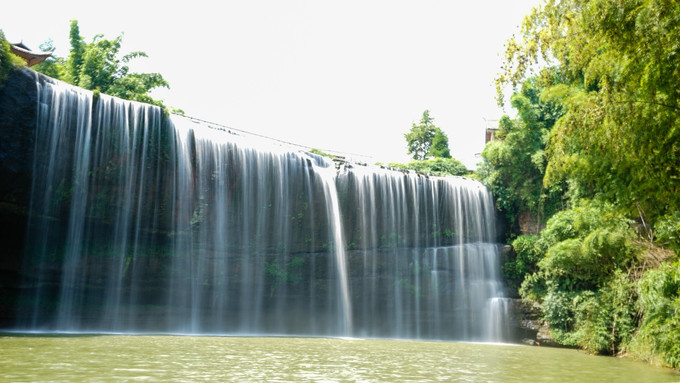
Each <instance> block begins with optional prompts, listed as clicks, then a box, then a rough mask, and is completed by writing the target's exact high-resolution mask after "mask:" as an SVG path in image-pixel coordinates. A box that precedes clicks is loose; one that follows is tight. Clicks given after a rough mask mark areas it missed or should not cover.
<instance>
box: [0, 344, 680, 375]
mask: <svg viewBox="0 0 680 383" xmlns="http://www.w3.org/2000/svg"><path fill="white" fill-rule="evenodd" d="M83 381H86V382H100V381H101V382H107V381H116V382H119V381H131V382H136V381H147V382H148V381H151V382H225V381H235V382H304V381H312V382H427V381H432V382H434V381H439V382H611V383H614V382H616V383H618V382H680V375H678V374H676V373H675V372H673V371H669V370H666V369H660V368H655V367H652V366H649V365H647V364H645V363H642V362H635V361H631V360H622V359H617V358H611V357H601V356H593V355H587V354H584V353H583V352H579V351H575V350H566V349H554V348H545V347H529V346H515V345H498V344H474V343H450V342H419V341H394V340H355V339H324V338H287V337H281V338H276V337H272V338H251V337H209V336H205V337H192V336H162V335H161V336H146V335H137V336H127V335H74V336H66V335H59V336H42V335H4V336H0V382H83Z"/></svg>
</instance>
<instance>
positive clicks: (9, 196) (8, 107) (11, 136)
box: [0, 69, 39, 327]
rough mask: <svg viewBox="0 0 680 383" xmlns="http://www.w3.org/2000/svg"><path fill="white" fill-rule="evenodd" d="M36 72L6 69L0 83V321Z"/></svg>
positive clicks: (25, 175)
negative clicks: (4, 76)
mask: <svg viewBox="0 0 680 383" xmlns="http://www.w3.org/2000/svg"><path fill="white" fill-rule="evenodd" d="M38 77H39V75H38V74H37V73H35V72H34V71H32V70H29V69H20V70H15V71H13V72H11V73H10V75H9V76H8V78H7V81H6V82H5V84H4V86H3V87H2V88H0V136H1V138H0V327H5V326H7V325H9V324H10V323H8V322H10V321H11V320H12V318H13V316H14V311H15V310H14V308H15V305H16V297H17V294H16V289H17V288H18V285H19V281H20V270H21V255H22V249H23V246H24V237H25V232H26V224H27V217H28V208H29V206H28V205H29V200H30V190H31V173H32V172H31V167H32V164H33V160H32V159H33V146H34V131H35V127H36V110H37V109H36V108H37V104H38V103H37V97H38V92H37V82H36V79H37V78H38Z"/></svg>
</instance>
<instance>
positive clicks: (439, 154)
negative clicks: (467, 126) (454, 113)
mask: <svg viewBox="0 0 680 383" xmlns="http://www.w3.org/2000/svg"><path fill="white" fill-rule="evenodd" d="M429 154H430V156H432V157H435V158H451V152H450V151H449V137H447V136H446V133H444V132H442V131H441V129H439V128H437V129H436V130H435V133H434V137H432V146H431V147H430V152H429Z"/></svg>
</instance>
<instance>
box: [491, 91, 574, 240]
mask: <svg viewBox="0 0 680 383" xmlns="http://www.w3.org/2000/svg"><path fill="white" fill-rule="evenodd" d="M542 90H543V88H542V87H541V86H540V84H539V83H538V81H537V79H536V78H530V79H529V80H527V81H525V82H524V84H522V89H521V91H520V92H517V93H515V94H514V95H513V96H512V99H511V103H512V106H513V107H514V108H515V109H516V110H517V117H516V118H515V119H510V118H509V117H508V116H504V117H503V118H502V119H501V120H500V121H499V130H498V131H497V133H496V138H497V140H495V141H492V142H490V143H489V144H488V145H487V146H486V147H485V148H484V151H483V152H482V158H483V159H484V162H483V163H482V164H481V165H480V167H479V169H478V174H480V176H481V177H482V180H483V181H484V182H485V183H486V184H487V185H488V186H489V187H490V188H491V191H492V192H493V194H494V196H495V197H496V202H497V206H498V208H499V210H500V211H501V212H502V213H503V214H504V216H505V217H506V221H507V223H508V227H509V229H510V230H509V232H510V233H514V232H517V231H519V229H520V226H524V227H525V230H527V231H530V232H533V233H537V232H538V230H539V229H540V228H541V227H542V226H543V224H544V223H545V220H546V219H547V218H548V217H549V216H550V215H552V214H553V213H554V212H555V211H557V210H558V209H560V208H561V207H562V206H563V205H562V194H563V185H561V184H555V185H551V186H550V187H543V176H544V174H545V169H546V158H545V145H546V141H547V139H548V135H549V133H550V130H551V129H552V128H553V126H554V125H555V121H557V119H558V118H559V117H560V116H561V114H562V108H561V106H560V105H559V104H557V103H554V102H551V101H544V100H542V99H541V97H540V93H541V91H542ZM520 221H524V222H520Z"/></svg>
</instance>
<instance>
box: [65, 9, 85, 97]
mask: <svg viewBox="0 0 680 383" xmlns="http://www.w3.org/2000/svg"><path fill="white" fill-rule="evenodd" d="M69 39H70V41H71V50H70V52H69V57H68V60H67V61H66V68H67V75H66V78H65V79H64V80H66V81H68V82H69V83H71V84H74V85H79V84H80V72H81V70H82V67H83V62H84V61H85V49H86V47H87V44H85V41H83V38H82V37H81V36H80V27H79V26H78V20H71V23H70V30H69Z"/></svg>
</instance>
